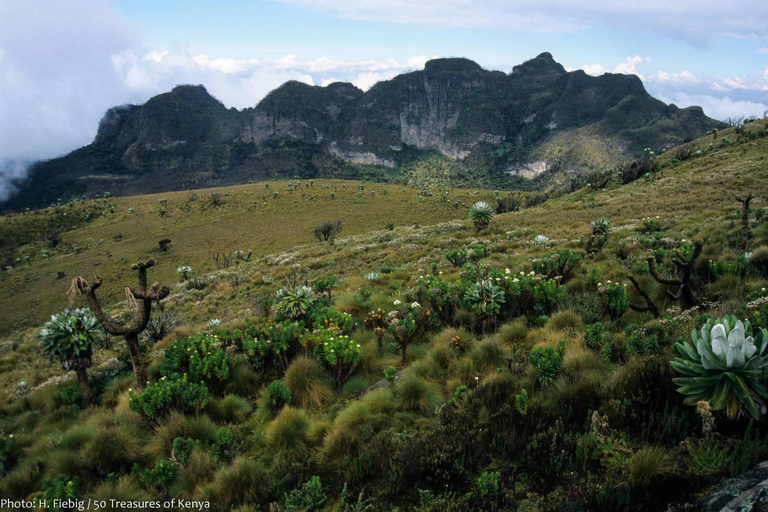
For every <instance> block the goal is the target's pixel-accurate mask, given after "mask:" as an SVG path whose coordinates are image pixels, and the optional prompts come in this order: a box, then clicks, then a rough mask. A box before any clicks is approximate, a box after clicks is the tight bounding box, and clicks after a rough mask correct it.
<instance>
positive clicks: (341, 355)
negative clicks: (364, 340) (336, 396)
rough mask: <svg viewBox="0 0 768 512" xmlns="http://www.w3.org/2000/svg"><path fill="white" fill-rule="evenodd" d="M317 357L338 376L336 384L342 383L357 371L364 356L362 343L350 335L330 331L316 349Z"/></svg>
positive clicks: (339, 385) (340, 384)
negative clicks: (334, 333)
mask: <svg viewBox="0 0 768 512" xmlns="http://www.w3.org/2000/svg"><path fill="white" fill-rule="evenodd" d="M314 355H315V358H316V359H317V360H318V361H322V362H324V363H325V364H327V365H328V366H329V367H330V369H331V371H332V372H333V374H334V375H335V376H336V384H337V386H338V387H339V388H341V386H342V384H343V383H344V382H345V381H346V380H347V379H348V378H349V376H350V375H352V372H353V371H355V368H356V367H357V364H358V363H359V362H360V359H361V357H362V349H361V347H360V344H359V343H357V342H356V341H355V340H353V339H350V338H349V336H343V335H338V334H337V335H333V333H331V332H330V331H328V332H327V333H326V335H325V336H323V337H322V338H321V340H320V342H319V343H318V345H317V346H316V347H315V349H314Z"/></svg>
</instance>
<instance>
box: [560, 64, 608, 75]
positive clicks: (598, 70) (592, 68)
mask: <svg viewBox="0 0 768 512" xmlns="http://www.w3.org/2000/svg"><path fill="white" fill-rule="evenodd" d="M581 69H582V70H584V72H585V73H586V74H588V75H592V76H600V75H604V74H606V73H607V72H608V70H607V69H605V66H603V65H602V64H587V65H586V66H582V67H581ZM569 71H573V70H569Z"/></svg>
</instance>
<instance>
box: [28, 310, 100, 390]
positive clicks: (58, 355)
mask: <svg viewBox="0 0 768 512" xmlns="http://www.w3.org/2000/svg"><path fill="white" fill-rule="evenodd" d="M103 332H104V329H103V327H102V326H101V324H100V323H99V321H98V319H97V318H96V315H95V314H94V313H93V311H91V310H90V309H88V308H80V309H75V310H72V311H70V310H68V309H65V310H64V311H62V312H61V313H59V314H58V315H53V316H52V317H51V321H50V322H47V323H46V324H45V326H44V327H43V329H41V330H40V343H41V344H42V348H43V352H45V353H46V354H48V356H49V357H50V358H51V359H58V360H59V362H60V363H61V368H62V370H67V371H74V372H75V373H76V374H77V382H78V384H79V385H80V393H81V397H82V399H83V401H84V402H85V403H86V404H90V403H91V385H90V383H89V382H88V374H87V372H86V370H87V369H88V368H90V367H91V364H92V362H91V356H92V355H93V343H94V342H95V341H96V337H97V336H98V335H100V334H102V333H103Z"/></svg>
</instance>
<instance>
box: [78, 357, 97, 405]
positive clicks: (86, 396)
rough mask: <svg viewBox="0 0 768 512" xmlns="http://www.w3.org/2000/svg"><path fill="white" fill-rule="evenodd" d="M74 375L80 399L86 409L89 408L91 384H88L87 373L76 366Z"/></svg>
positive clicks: (82, 368) (91, 398)
mask: <svg viewBox="0 0 768 512" xmlns="http://www.w3.org/2000/svg"><path fill="white" fill-rule="evenodd" d="M75 373H76V374H77V383H78V384H79V385H80V398H82V400H83V403H84V404H85V406H86V407H90V406H91V402H93V395H92V394H91V383H90V382H88V373H87V372H86V371H85V368H84V367H82V366H78V367H77V369H76V370H75Z"/></svg>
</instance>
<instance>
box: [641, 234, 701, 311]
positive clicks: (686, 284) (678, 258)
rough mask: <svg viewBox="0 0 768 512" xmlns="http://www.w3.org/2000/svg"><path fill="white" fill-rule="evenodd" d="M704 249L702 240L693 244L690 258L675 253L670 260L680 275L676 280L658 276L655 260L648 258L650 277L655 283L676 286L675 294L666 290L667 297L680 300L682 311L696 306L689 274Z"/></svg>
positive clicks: (677, 252) (678, 252)
mask: <svg viewBox="0 0 768 512" xmlns="http://www.w3.org/2000/svg"><path fill="white" fill-rule="evenodd" d="M703 247H704V240H696V241H695V242H694V244H693V255H691V257H690V258H686V257H685V256H683V253H682V252H680V251H675V257H674V258H672V262H673V263H674V264H675V266H676V267H677V271H678V272H679V274H680V277H679V278H678V279H667V278H665V277H662V276H661V274H659V271H658V270H657V269H656V258H654V257H653V256H649V257H648V267H649V268H650V270H651V275H652V276H653V278H654V279H656V281H658V282H659V283H661V284H668V285H672V286H677V287H678V289H677V293H672V292H670V291H669V290H667V296H668V297H669V298H670V299H672V300H675V301H676V300H680V299H682V300H680V302H681V306H682V308H683V309H689V308H692V307H693V306H696V305H697V302H696V297H695V296H694V295H693V291H692V290H691V273H692V272H693V266H694V264H695V263H696V258H698V257H699V256H700V255H701V249H702V248H703Z"/></svg>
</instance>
